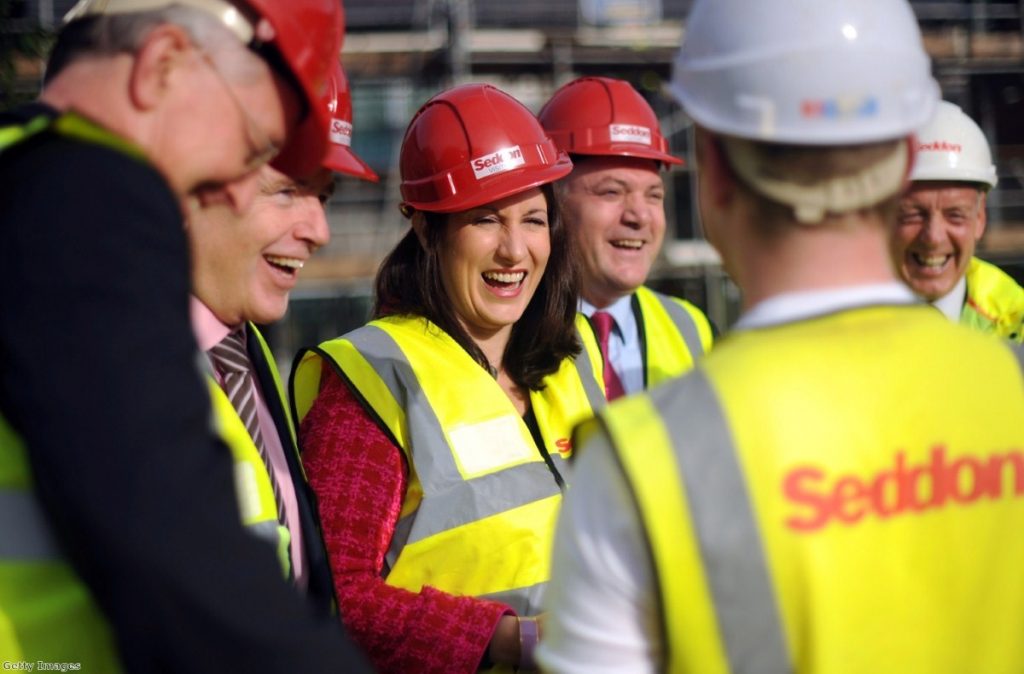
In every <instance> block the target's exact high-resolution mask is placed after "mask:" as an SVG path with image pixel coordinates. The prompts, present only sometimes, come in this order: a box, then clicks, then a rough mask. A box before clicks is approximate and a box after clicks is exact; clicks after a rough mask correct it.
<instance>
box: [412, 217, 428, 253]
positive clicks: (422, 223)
mask: <svg viewBox="0 0 1024 674" xmlns="http://www.w3.org/2000/svg"><path fill="white" fill-rule="evenodd" d="M410 220H411V221H412V231H414V232H416V238H417V239H419V241H420V247H421V248H423V250H426V249H427V218H426V216H424V215H423V211H414V212H413V214H412V216H411V217H410Z"/></svg>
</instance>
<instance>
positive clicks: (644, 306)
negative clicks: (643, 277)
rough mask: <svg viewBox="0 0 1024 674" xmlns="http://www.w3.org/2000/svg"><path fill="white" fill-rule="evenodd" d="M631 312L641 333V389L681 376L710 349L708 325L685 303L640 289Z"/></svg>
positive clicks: (642, 287)
mask: <svg viewBox="0 0 1024 674" xmlns="http://www.w3.org/2000/svg"><path fill="white" fill-rule="evenodd" d="M633 311H634V313H635V314H636V315H637V318H638V320H637V325H638V326H639V328H640V331H641V332H640V343H641V344H643V360H644V388H645V389H649V388H652V387H654V386H657V385H658V384H660V383H662V382H664V381H666V380H668V379H672V378H674V377H678V376H679V375H681V374H683V373H684V372H686V371H687V370H689V369H690V368H692V367H693V364H694V363H695V362H696V361H697V359H698V358H700V357H701V356H703V355H704V354H705V353H707V352H708V350H709V349H710V348H711V343H712V340H713V335H712V331H711V324H710V323H709V322H708V319H707V317H706V316H705V315H704V314H703V312H701V310H700V309H698V308H697V307H695V306H693V305H692V304H690V303H689V302H687V301H686V300H681V299H679V298H678V297H671V296H669V295H664V294H662V293H659V292H655V291H653V290H651V289H650V288H647V287H645V286H640V287H639V288H637V290H636V293H634V294H633Z"/></svg>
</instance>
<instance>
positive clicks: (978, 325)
mask: <svg viewBox="0 0 1024 674" xmlns="http://www.w3.org/2000/svg"><path fill="white" fill-rule="evenodd" d="M965 276H966V279H967V297H966V299H965V300H964V307H963V309H962V310H961V312H960V322H961V323H963V324H964V325H967V326H969V327H971V328H974V329H975V330H980V331H982V332H991V333H995V334H997V335H999V336H1000V337H1004V338H1006V339H1009V340H1010V341H1013V342H1017V343H1022V342H1024V288H1021V287H1020V285H1019V284H1018V283H1017V282H1016V281H1014V280H1013V278H1011V277H1010V275H1009V274H1007V273H1006V272H1004V271H1003V270H1002V269H1000V268H999V267H997V266H995V265H994V264H991V263H988V262H985V261H984V260H980V259H978V258H976V257H974V258H971V261H970V263H969V264H968V265H967V273H966V275H965Z"/></svg>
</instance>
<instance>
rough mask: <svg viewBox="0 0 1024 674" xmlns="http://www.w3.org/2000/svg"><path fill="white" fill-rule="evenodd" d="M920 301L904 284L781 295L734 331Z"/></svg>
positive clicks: (747, 316)
mask: <svg viewBox="0 0 1024 674" xmlns="http://www.w3.org/2000/svg"><path fill="white" fill-rule="evenodd" d="M916 302H920V300H919V299H918V298H917V297H916V296H915V295H914V293H912V292H911V291H910V289H909V288H907V287H906V286H905V285H903V284H902V283H898V282H896V281H891V282H888V283H873V284H868V285H857V286H846V287H843V288H829V289H827V290H806V291H802V292H792V293H782V294H780V295H775V296H773V297H769V298H768V299H765V300H762V301H760V302H758V303H757V304H756V305H754V306H753V307H751V308H750V310H749V311H747V312H746V313H744V314H743V315H742V316H741V317H740V319H739V320H738V321H737V322H736V324H735V325H734V326H733V329H734V330H747V329H750V328H763V327H767V326H771V325H779V324H782V323H791V322H793V321H798V320H802V319H805V318H811V317H813V316H821V315H824V314H830V313H833V312H836V311H840V310H843V309H851V308H854V307H860V306H869V305H873V304H914V303H916Z"/></svg>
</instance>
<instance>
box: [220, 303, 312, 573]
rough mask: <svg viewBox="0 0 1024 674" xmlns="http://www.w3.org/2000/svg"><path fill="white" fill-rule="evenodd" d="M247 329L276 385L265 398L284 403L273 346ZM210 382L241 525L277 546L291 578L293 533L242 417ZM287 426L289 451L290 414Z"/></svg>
mask: <svg viewBox="0 0 1024 674" xmlns="http://www.w3.org/2000/svg"><path fill="white" fill-rule="evenodd" d="M247 327H248V330H249V331H250V332H252V334H253V335H255V337H256V339H257V341H258V343H259V346H260V349H261V351H262V352H263V356H264V361H265V362H266V363H267V366H268V368H269V370H270V373H271V376H272V377H273V380H274V384H275V385H276V386H275V389H274V391H273V392H272V393H271V392H265V393H264V395H272V394H276V395H278V396H279V399H280V400H282V401H283V400H285V397H284V387H283V386H282V385H281V379H280V376H279V375H278V373H277V368H276V367H275V366H274V355H273V353H271V351H270V347H269V346H268V345H267V342H266V341H265V340H264V339H263V335H261V334H260V332H259V330H258V329H257V328H256V326H255V325H253V324H252V323H249V324H248V326H247ZM254 376H255V375H254ZM207 383H208V385H209V389H210V398H211V399H212V401H213V412H214V415H213V418H214V424H215V426H216V431H217V434H218V435H220V437H221V438H222V439H223V440H224V442H225V443H226V444H227V446H228V448H229V449H230V450H231V456H232V458H233V459H234V476H235V491H236V492H237V496H238V508H239V510H240V511H241V514H242V523H243V524H244V525H245V526H246V527H247V529H248V530H249V531H250V532H251V533H253V534H254V535H256V536H257V537H258V538H261V539H263V540H266V541H267V542H268V543H270V544H271V545H272V546H274V549H275V550H276V551H277V557H278V561H280V563H281V569H282V571H283V572H284V575H285V577H286V578H289V579H290V578H291V577H292V556H291V534H290V533H289V531H288V529H287V528H286V527H284V526H282V525H281V524H280V523H279V522H278V519H277V503H276V501H275V500H274V489H273V486H272V485H271V481H270V480H271V478H270V473H269V472H268V471H267V466H266V464H265V463H264V462H263V458H262V457H261V456H260V452H259V450H258V449H257V448H256V443H254V442H253V440H252V436H250V435H249V431H248V430H247V429H246V427H245V424H244V423H243V422H242V419H241V417H239V416H238V412H237V411H236V410H235V408H234V406H233V405H232V404H231V401H230V400H229V399H228V396H227V394H226V393H225V392H224V390H223V389H222V388H221V387H220V385H219V384H218V383H217V380H216V379H215V378H214V376H213V375H212V374H208V375H207ZM282 408H283V409H284V410H285V414H286V415H288V406H287V405H282ZM287 424H288V427H289V429H290V430H291V433H292V434H291V437H288V438H281V442H282V445H283V446H284V447H285V448H286V449H285V451H288V449H287V447H288V442H289V441H291V443H292V445H291V446H292V447H294V446H295V444H294V443H295V431H294V425H293V424H292V420H291V416H290V415H288V418H287Z"/></svg>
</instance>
